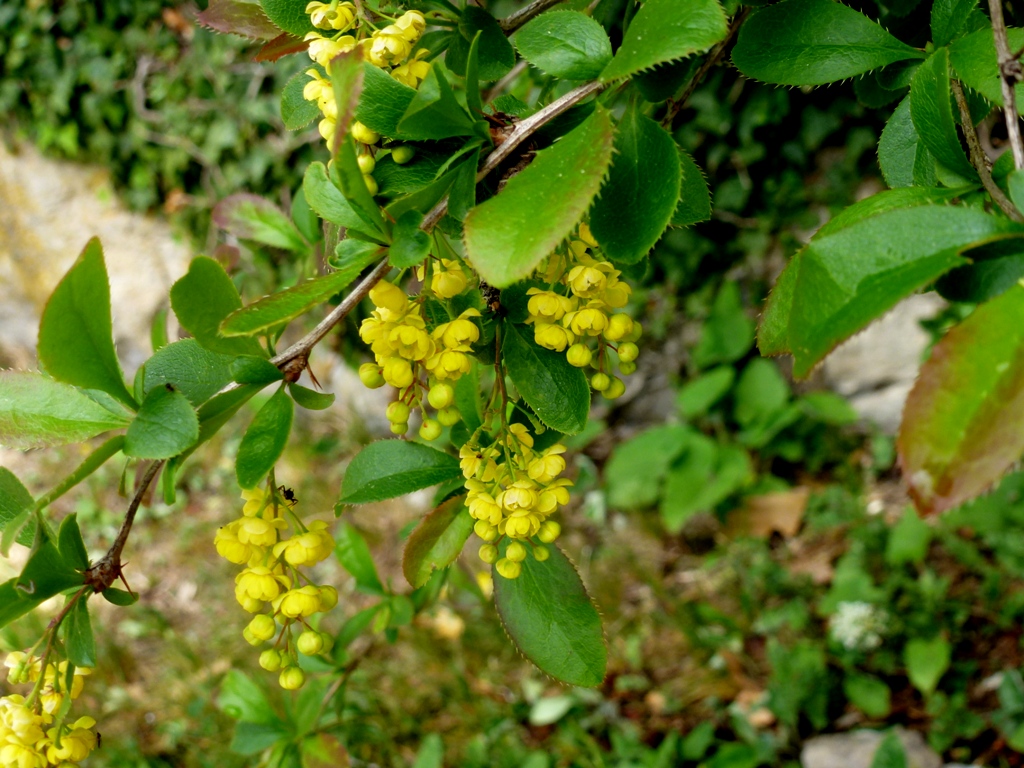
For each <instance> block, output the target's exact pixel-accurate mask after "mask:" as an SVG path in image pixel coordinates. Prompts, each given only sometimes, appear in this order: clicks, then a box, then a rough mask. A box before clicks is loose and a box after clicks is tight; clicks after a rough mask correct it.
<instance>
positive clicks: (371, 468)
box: [338, 440, 462, 506]
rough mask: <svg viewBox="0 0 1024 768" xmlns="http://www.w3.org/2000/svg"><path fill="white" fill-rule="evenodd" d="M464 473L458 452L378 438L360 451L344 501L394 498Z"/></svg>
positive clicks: (344, 484)
mask: <svg viewBox="0 0 1024 768" xmlns="http://www.w3.org/2000/svg"><path fill="white" fill-rule="evenodd" d="M461 473H462V470H461V469H460V468H459V460H458V459H456V458H455V457H454V456H450V455H448V454H447V453H441V451H438V450H435V449H433V448H429V447H427V446H425V445H421V444H419V443H412V442H409V441H407V440H378V441H377V442H375V443H370V444H369V445H368V446H366V447H365V448H363V450H361V451H360V452H359V453H357V454H356V456H355V458H353V459H352V462H351V463H350V464H349V465H348V469H346V470H345V479H344V480H343V481H342V483H341V498H339V499H338V504H339V506H340V505H342V504H366V503H368V502H371V501H382V500H383V499H392V498H394V497H396V496H404V495H405V494H407V493H412V492H413V491H418V490H419V489H420V488H429V487H430V486H432V485H437V484H438V483H443V482H444V481H445V480H449V479H451V478H453V477H457V476H458V475H460V474H461Z"/></svg>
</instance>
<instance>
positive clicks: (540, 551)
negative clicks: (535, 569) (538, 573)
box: [533, 547, 551, 563]
mask: <svg viewBox="0 0 1024 768" xmlns="http://www.w3.org/2000/svg"><path fill="white" fill-rule="evenodd" d="M533 557H534V559H535V560H536V561H537V562H538V563H543V562H544V561H545V560H547V559H548V558H549V557H551V552H550V551H549V550H548V548H547V547H534V548H533Z"/></svg>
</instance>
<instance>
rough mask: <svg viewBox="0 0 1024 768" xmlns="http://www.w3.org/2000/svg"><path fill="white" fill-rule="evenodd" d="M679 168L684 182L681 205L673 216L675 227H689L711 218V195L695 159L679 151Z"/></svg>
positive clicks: (680, 199)
mask: <svg viewBox="0 0 1024 768" xmlns="http://www.w3.org/2000/svg"><path fill="white" fill-rule="evenodd" d="M679 168H680V170H681V171H682V176H683V178H682V182H681V184H680V187H679V204H678V205H677V206H676V210H675V213H673V214H672V221H671V224H672V226H673V227H688V226H690V225H691V224H697V223H699V222H702V221H707V220H708V219H710V218H711V193H710V192H709V191H708V183H707V181H706V180H705V179H704V173H703V172H702V171H701V169H700V167H699V166H698V165H697V164H696V163H695V162H693V158H692V157H690V156H689V155H688V154H686V153H685V152H684V151H683V150H681V149H680V150H679Z"/></svg>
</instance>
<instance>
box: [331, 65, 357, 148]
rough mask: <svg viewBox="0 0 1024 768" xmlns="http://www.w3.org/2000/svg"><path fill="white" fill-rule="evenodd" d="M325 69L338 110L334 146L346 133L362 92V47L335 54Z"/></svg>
mask: <svg viewBox="0 0 1024 768" xmlns="http://www.w3.org/2000/svg"><path fill="white" fill-rule="evenodd" d="M327 71H328V74H329V75H330V77H331V89H332V90H333V91H334V103H335V105H336V106H337V110H338V115H337V119H336V120H335V130H334V140H333V143H332V146H335V147H336V146H338V145H339V144H340V143H341V141H342V139H344V138H345V137H346V136H347V135H348V127H349V125H351V123H352V120H353V118H354V117H355V114H356V108H357V107H358V106H359V96H360V94H362V92H363V49H362V48H360V47H356V48H353V49H352V50H350V51H345V52H344V53H341V54H339V55H337V56H335V57H334V58H333V59H331V62H330V64H329V65H328V67H327Z"/></svg>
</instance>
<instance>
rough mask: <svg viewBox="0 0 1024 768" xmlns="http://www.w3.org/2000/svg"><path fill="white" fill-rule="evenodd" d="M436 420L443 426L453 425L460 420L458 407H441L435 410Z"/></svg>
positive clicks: (460, 415)
mask: <svg viewBox="0 0 1024 768" xmlns="http://www.w3.org/2000/svg"><path fill="white" fill-rule="evenodd" d="M437 420H438V421H439V422H441V424H442V425H443V426H445V427H454V426H455V425H456V424H458V423H459V422H460V421H462V414H461V413H459V410H458V408H442V409H441V410H440V411H438V412H437Z"/></svg>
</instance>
